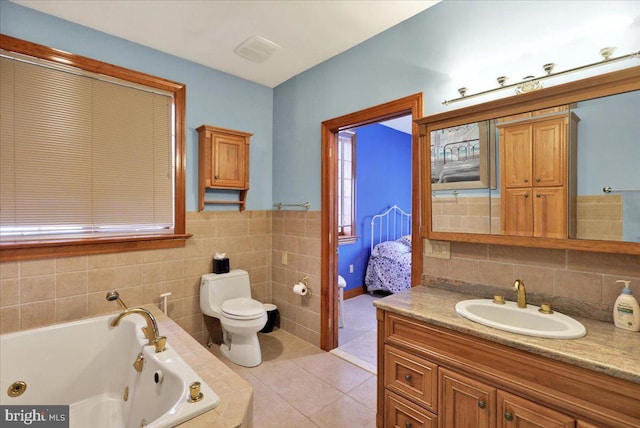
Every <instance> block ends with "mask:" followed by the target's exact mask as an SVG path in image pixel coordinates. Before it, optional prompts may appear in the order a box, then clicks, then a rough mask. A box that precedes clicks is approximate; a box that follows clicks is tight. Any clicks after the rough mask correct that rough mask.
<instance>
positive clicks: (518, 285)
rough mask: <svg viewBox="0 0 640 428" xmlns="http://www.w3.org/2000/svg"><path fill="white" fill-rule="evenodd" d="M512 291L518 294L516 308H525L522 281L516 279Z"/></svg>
mask: <svg viewBox="0 0 640 428" xmlns="http://www.w3.org/2000/svg"><path fill="white" fill-rule="evenodd" d="M513 289H514V290H516V291H517V292H518V307H519V308H526V307H527V291H526V290H525V288H524V281H523V280H521V279H516V280H515V281H514V283H513Z"/></svg>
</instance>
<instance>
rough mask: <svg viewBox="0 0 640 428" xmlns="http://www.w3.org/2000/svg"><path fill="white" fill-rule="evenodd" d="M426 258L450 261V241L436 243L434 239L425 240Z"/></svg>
mask: <svg viewBox="0 0 640 428" xmlns="http://www.w3.org/2000/svg"><path fill="white" fill-rule="evenodd" d="M425 242H426V245H425V248H424V249H425V254H424V255H425V256H426V257H434V258H437V259H450V258H451V247H450V243H449V241H434V240H432V239H425Z"/></svg>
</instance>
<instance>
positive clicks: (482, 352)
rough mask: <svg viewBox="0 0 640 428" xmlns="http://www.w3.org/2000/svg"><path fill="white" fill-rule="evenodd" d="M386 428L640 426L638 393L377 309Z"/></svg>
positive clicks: (381, 422)
mask: <svg viewBox="0 0 640 428" xmlns="http://www.w3.org/2000/svg"><path fill="white" fill-rule="evenodd" d="M377 320H378V359H379V360H378V411H377V426H378V428H383V427H404V428H416V427H436V426H437V427H439V428H451V427H474V428H495V427H500V428H509V427H554V428H556V427H577V428H592V427H600V428H603V427H623V428H631V427H638V426H640V405H639V404H640V385H638V384H635V383H632V382H629V381H625V380H623V379H619V378H615V377H611V376H607V375H604V374H602V373H597V372H593V371H591V370H587V369H583V368H580V367H576V366H573V365H571V364H567V363H564V362H560V361H556V360H552V359H549V358H545V357H542V356H539V355H534V354H531V353H528V352H526V351H522V350H519V349H515V348H511V347H509V346H505V345H502V344H499V343H495V342H492V341H489V340H485V339H481V338H478V337H474V336H470V335H467V334H464V333H460V332H456V331H453V330H450V329H448V328H445V327H440V326H436V325H433V324H429V323H427V322H423V321H419V320H416V319H413V318H410V317H406V316H404V315H400V314H397V313H395V312H390V311H385V310H383V309H379V308H378V309H377Z"/></svg>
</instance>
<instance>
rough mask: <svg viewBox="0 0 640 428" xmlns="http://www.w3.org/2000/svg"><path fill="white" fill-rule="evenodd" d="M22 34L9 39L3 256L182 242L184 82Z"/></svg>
mask: <svg viewBox="0 0 640 428" xmlns="http://www.w3.org/2000/svg"><path fill="white" fill-rule="evenodd" d="M17 40H18V39H13V38H10V37H7V36H3V38H2V48H3V50H2V51H0V54H1V57H0V67H1V70H0V76H1V81H0V84H1V89H2V91H1V93H2V96H1V102H0V109H1V110H0V111H1V112H2V115H1V124H0V125H1V128H2V133H1V134H0V153H1V156H0V158H1V177H0V197H1V199H0V249H1V250H2V253H1V256H2V257H1V259H2V260H22V259H28V258H36V257H37V258H41V257H61V256H69V255H82V254H96V253H106V252H116V251H130V250H140V249H153V248H171V247H179V246H183V245H184V243H183V242H184V239H185V238H186V237H188V235H186V234H185V232H184V190H182V191H180V190H179V186H178V184H177V183H181V182H183V180H184V178H183V172H182V170H181V168H177V164H178V161H179V160H181V159H182V158H183V156H182V153H183V150H184V142H183V141H182V140H181V139H182V138H183V137H182V135H181V134H182V127H183V118H184V108H183V107H181V106H182V105H183V101H184V85H180V84H176V83H173V82H169V81H164V80H162V79H159V78H156V77H152V76H147V75H143V74H140V73H136V72H133V71H131V70H125V69H121V68H119V67H116V66H112V65H109V64H104V63H100V62H98V61H94V60H90V59H88V58H83V57H78V56H76V55H73V54H68V53H66V52H60V51H54V52H55V55H49V56H47V55H44V58H47V59H43V57H42V56H41V55H39V54H38V53H39V52H42V50H43V49H44V50H45V51H46V50H49V51H52V50H51V49H50V48H46V47H42V46H38V45H34V44H31V43H29V42H24V41H19V42H22V44H17V45H16V41H17ZM7 45H9V47H7ZM12 46H18V47H19V52H16V51H14V50H13V49H10V48H11V47H12ZM23 46H26V47H27V49H23ZM29 48H32V49H33V53H34V54H35V55H30V53H31V52H28V51H29ZM37 48H40V49H37ZM25 50H26V51H27V52H25ZM38 56H41V57H40V58H38ZM50 59H54V60H53V61H51V60H50ZM70 63H73V66H69V65H68V64H70ZM98 71H99V73H98ZM109 72H112V73H111V74H110V73H109ZM146 83H150V85H147V84H146ZM181 199H182V200H181ZM170 241H171V242H170Z"/></svg>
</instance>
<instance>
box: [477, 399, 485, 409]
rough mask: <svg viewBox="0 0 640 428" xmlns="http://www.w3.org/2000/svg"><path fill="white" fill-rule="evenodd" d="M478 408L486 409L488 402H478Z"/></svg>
mask: <svg viewBox="0 0 640 428" xmlns="http://www.w3.org/2000/svg"><path fill="white" fill-rule="evenodd" d="M478 407H480V408H481V409H486V408H487V402H486V401H483V400H480V401H478Z"/></svg>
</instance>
